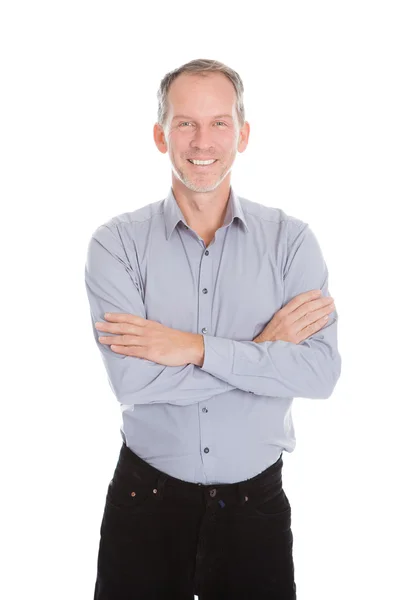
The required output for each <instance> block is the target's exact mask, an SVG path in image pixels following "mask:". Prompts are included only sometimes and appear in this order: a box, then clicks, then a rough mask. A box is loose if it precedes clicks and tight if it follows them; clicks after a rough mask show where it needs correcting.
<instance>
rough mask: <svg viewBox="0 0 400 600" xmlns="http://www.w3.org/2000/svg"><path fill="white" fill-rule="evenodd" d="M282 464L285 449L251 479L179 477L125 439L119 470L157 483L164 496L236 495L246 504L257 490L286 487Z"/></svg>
mask: <svg viewBox="0 0 400 600" xmlns="http://www.w3.org/2000/svg"><path fill="white" fill-rule="evenodd" d="M282 467H283V459H282V453H281V455H280V456H279V458H278V460H277V461H276V462H275V463H274V464H272V465H270V466H269V467H267V468H266V469H265V470H264V471H262V472H261V473H258V475H255V476H254V477H251V478H250V479H246V480H244V481H239V482H235V483H216V484H203V483H193V482H190V481H184V480H182V479H178V478H176V477H173V476H172V475H168V474H167V473H164V472H163V471H160V470H159V469H157V468H156V467H153V466H152V465H150V464H149V463H147V462H146V461H145V460H143V459H142V458H141V457H140V456H138V455H137V454H135V453H134V452H133V451H132V450H131V449H130V448H128V446H127V445H126V443H125V442H124V441H123V442H122V446H121V450H120V454H119V458H118V463H117V466H116V470H117V471H120V472H122V471H123V472H124V473H128V474H129V471H130V470H131V471H132V474H133V475H134V476H135V477H138V478H139V479H140V480H141V481H144V482H152V483H154V485H155V487H156V488H157V490H158V494H157V495H158V497H160V498H161V496H162V495H163V494H165V493H167V492H168V493H171V494H176V495H179V496H184V497H188V498H189V497H190V496H193V497H195V496H198V494H199V493H200V492H202V493H204V494H205V496H206V497H207V498H211V499H215V501H218V499H219V498H224V500H228V501H230V499H231V498H235V499H236V501H239V504H244V503H245V502H246V501H247V499H248V497H249V496H252V495H254V494H259V493H262V494H263V495H266V496H269V495H270V494H271V495H272V496H273V495H275V493H278V492H279V491H280V489H281V487H282ZM199 490H200V492H199ZM211 501H212V500H211ZM220 502H221V500H220Z"/></svg>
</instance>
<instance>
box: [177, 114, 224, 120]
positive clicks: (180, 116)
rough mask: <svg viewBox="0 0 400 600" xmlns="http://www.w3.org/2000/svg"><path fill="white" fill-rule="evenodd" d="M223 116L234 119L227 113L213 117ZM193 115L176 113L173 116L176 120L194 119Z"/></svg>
mask: <svg viewBox="0 0 400 600" xmlns="http://www.w3.org/2000/svg"><path fill="white" fill-rule="evenodd" d="M221 117H225V118H226V117H228V118H229V119H232V115H230V114H228V113H226V114H224V115H215V116H214V117H212V118H213V119H220V118H221ZM192 118H193V117H190V116H189V115H175V116H174V117H173V119H172V120H173V121H175V119H192Z"/></svg>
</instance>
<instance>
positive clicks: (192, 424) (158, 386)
mask: <svg viewBox="0 0 400 600" xmlns="http://www.w3.org/2000/svg"><path fill="white" fill-rule="evenodd" d="M158 101H159V111H158V122H157V123H156V124H155V126H154V140H155V143H156V146H157V148H158V150H160V152H162V153H168V155H169V159H170V161H171V166H172V187H171V189H170V191H169V193H168V195H167V197H166V198H165V199H163V200H161V201H158V202H154V203H152V204H149V205H147V206H144V207H141V208H139V209H137V210H135V211H133V212H129V213H124V214H121V215H118V216H116V217H113V218H112V219H110V220H109V221H108V222H107V223H105V224H103V225H101V226H100V227H98V228H97V229H96V231H95V232H94V233H93V235H92V237H91V240H90V243H89V247H88V255H87V261H86V268H85V281H86V289H87V293H88V298H89V303H90V309H91V318H92V324H93V333H94V336H95V340H96V344H97V346H98V348H99V350H100V352H101V356H102V359H103V361H104V365H105V368H106V371H107V374H108V379H109V382H110V385H111V388H112V390H113V392H114V394H115V396H116V398H117V400H118V401H119V402H120V404H121V409H122V418H123V427H122V428H121V435H122V439H123V442H122V447H121V450H120V455H119V459H118V463H117V466H116V468H115V472H114V475H113V478H112V480H111V482H110V484H109V486H108V491H107V497H106V503H105V510H104V515H103V520H102V525H101V536H100V545H99V555H98V563H97V580H96V587H95V600H128V599H129V600H132V599H133V598H138V599H139V598H140V599H145V598H149V599H150V598H151V599H155V598H157V599H161V598H173V599H174V600H184V599H189V598H193V595H194V594H197V595H198V596H199V599H200V600H212V599H219V600H221V599H224V598H229V599H234V598H240V599H241V600H243V599H245V598H246V599H249V598H257V599H260V598H266V599H267V598H268V599H269V600H272V599H278V598H279V599H280V600H293V599H295V598H296V584H295V578H294V565H293V555H292V549H293V535H292V530H291V506H290V503H289V499H288V498H287V496H286V494H285V492H284V490H283V487H282V466H283V461H282V453H283V451H286V452H292V451H293V450H294V447H295V435H294V429H293V423H292V419H291V405H292V401H293V397H304V398H328V397H329V396H330V395H331V394H332V391H333V389H334V387H335V385H336V382H337V380H338V378H339V376H340V370H341V358H340V355H339V352H338V349H337V319H338V316H337V313H336V310H335V307H334V304H333V301H332V298H331V297H330V294H329V290H328V270H327V267H326V264H325V261H324V259H323V255H322V253H321V250H320V247H319V245H318V242H317V240H316V237H315V235H314V234H313V232H312V230H311V229H310V227H309V226H308V224H306V223H304V222H302V221H301V220H299V219H296V218H295V217H291V216H289V215H287V214H285V213H284V212H283V210H281V209H277V208H271V207H267V206H265V205H264V204H263V203H258V202H254V201H250V200H247V199H245V198H242V197H239V196H238V195H237V194H236V193H235V192H234V190H233V188H232V186H231V184H230V178H231V169H232V165H233V162H234V160H235V156H236V152H243V151H244V150H245V148H246V146H247V143H248V139H249V132H250V126H249V123H248V122H246V121H245V117H244V106H243V83H242V80H241V78H240V77H239V75H238V74H237V73H236V72H235V71H233V70H232V69H230V68H229V67H227V66H226V65H224V64H222V63H220V62H217V61H211V60H205V59H200V60H194V61H191V62H189V63H187V64H185V65H183V66H182V67H180V68H179V69H176V70H175V71H172V72H171V73H168V74H167V75H166V76H165V77H164V79H163V80H162V82H161V85H160V89H159V92H158ZM106 313H110V316H107V314H106Z"/></svg>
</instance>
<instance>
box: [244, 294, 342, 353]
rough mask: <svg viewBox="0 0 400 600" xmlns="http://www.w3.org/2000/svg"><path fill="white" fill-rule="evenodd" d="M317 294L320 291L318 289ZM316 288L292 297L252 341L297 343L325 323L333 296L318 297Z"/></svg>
mask: <svg viewBox="0 0 400 600" xmlns="http://www.w3.org/2000/svg"><path fill="white" fill-rule="evenodd" d="M318 292H319V295H320V294H321V291H320V290H318ZM317 296H318V295H317V294H316V290H312V291H311V292H304V293H302V294H299V295H298V296H296V297H295V298H292V300H290V302H288V303H287V304H286V305H285V306H284V307H283V308H281V309H280V310H279V311H278V312H277V313H275V315H274V316H273V317H272V319H271V321H269V323H268V324H267V326H266V327H265V328H264V330H263V331H262V332H261V333H260V334H259V335H258V336H256V337H255V338H254V339H253V342H257V343H260V342H275V341H276V340H283V341H285V342H292V343H293V344H299V343H300V342H302V341H303V340H305V339H307V338H308V337H309V336H310V335H312V334H313V333H315V332H316V331H319V330H320V329H322V327H324V325H326V323H327V321H328V320H327V319H324V317H325V315H329V313H331V312H333V311H334V310H335V305H334V302H333V298H331V297H330V296H328V297H325V296H324V297H323V298H318V297H317Z"/></svg>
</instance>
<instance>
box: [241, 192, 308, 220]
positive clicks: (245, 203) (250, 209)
mask: <svg viewBox="0 0 400 600" xmlns="http://www.w3.org/2000/svg"><path fill="white" fill-rule="evenodd" d="M239 198H240V203H241V206H242V208H243V212H244V213H245V215H251V216H252V217H254V218H255V219H258V220H259V219H262V220H263V221H265V222H267V223H276V224H279V223H282V221H283V222H286V223H288V224H290V225H293V227H295V228H296V227H300V228H302V227H304V226H306V223H305V222H304V221H302V220H301V219H299V218H298V217H295V216H294V215H290V214H288V213H287V212H286V211H284V210H283V208H280V207H276V206H268V205H266V204H263V203H262V202H261V201H257V200H249V199H248V198H244V197H243V196H240V197H239Z"/></svg>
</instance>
